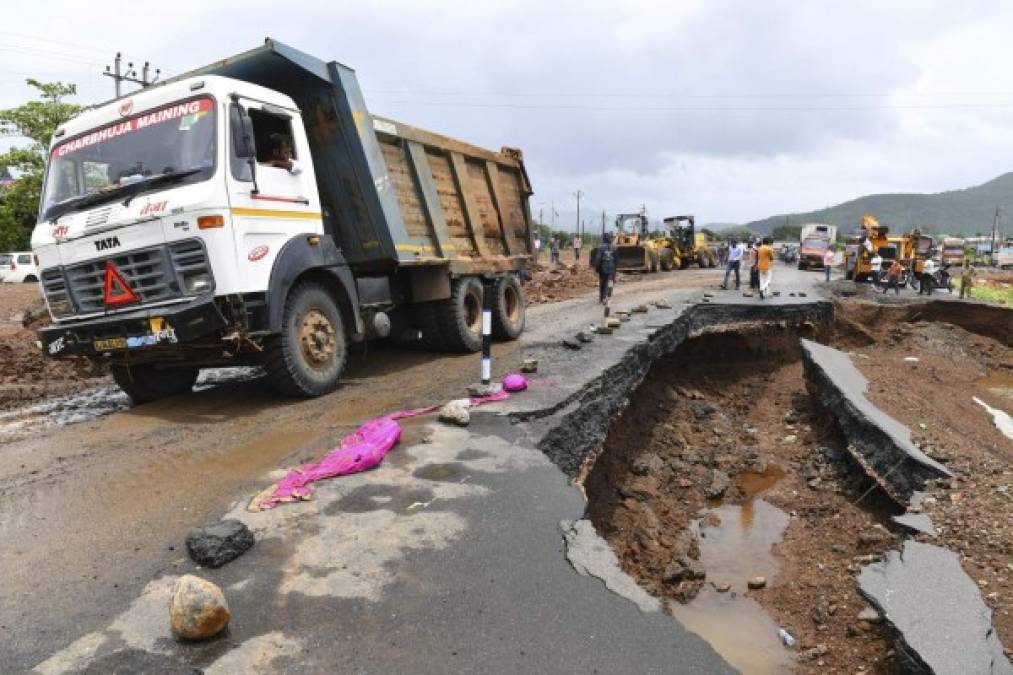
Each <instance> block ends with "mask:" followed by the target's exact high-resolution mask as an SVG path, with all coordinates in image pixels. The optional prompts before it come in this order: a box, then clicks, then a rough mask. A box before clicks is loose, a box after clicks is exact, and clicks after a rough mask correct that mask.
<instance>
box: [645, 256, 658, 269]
mask: <svg viewBox="0 0 1013 675" xmlns="http://www.w3.org/2000/svg"><path fill="white" fill-rule="evenodd" d="M658 264H659V263H658V252H657V251H648V252H647V268H648V270H649V271H651V272H657V271H658Z"/></svg>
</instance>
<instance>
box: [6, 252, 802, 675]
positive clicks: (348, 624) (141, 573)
mask: <svg viewBox="0 0 1013 675" xmlns="http://www.w3.org/2000/svg"><path fill="white" fill-rule="evenodd" d="M785 271H786V272H788V270H785ZM810 276H814V275H810ZM719 280H720V272H719V271H714V270H710V271H683V272H675V273H670V274H662V275H657V276H653V277H649V278H647V279H645V280H642V281H638V282H636V283H630V284H624V285H621V286H619V287H618V288H617V293H616V299H615V304H616V305H620V306H621V305H623V304H624V303H625V304H626V305H632V304H635V303H638V302H640V301H641V300H642V299H646V298H649V297H666V298H668V299H670V300H672V301H673V304H674V305H675V306H676V307H675V310H674V311H678V310H679V307H680V305H679V303H681V301H682V298H683V297H686V296H687V295H689V294H695V295H697V296H698V295H699V292H698V291H699V289H700V288H701V287H702V286H705V285H706V286H711V285H713V284H716V283H717V282H718V281H719ZM775 284H776V282H775ZM739 300H740V301H744V300H745V299H742V298H739ZM599 312H600V309H599V307H598V306H597V304H596V302H595V301H594V298H590V297H585V298H579V299H575V300H569V301H565V302H561V303H555V304H549V305H541V306H537V307H533V308H531V310H530V313H529V329H528V331H527V332H526V334H525V336H524V337H523V339H522V340H520V341H518V342H515V343H509V344H499V345H496V347H495V348H494V371H495V372H494V375H502V374H505V373H506V372H509V371H511V370H513V369H515V368H516V367H517V365H518V364H519V362H520V360H521V359H522V358H523V356H524V354H525V353H527V352H529V351H530V350H537V349H545V348H547V346H548V345H551V344H554V343H555V342H556V340H557V339H558V337H559V336H560V335H561V334H562V331H564V329H565V330H572V329H576V328H578V327H583V326H586V325H587V324H588V323H590V322H592V321H594V320H596V319H597V318H598V317H599V316H600V313H599ZM477 370H478V359H477V357H476V356H450V357H448V356H446V355H432V354H426V353H422V352H415V351H411V350H407V349H402V348H396V347H392V346H379V347H378V346H375V345H370V346H369V350H368V352H367V353H365V354H357V355H356V357H355V358H353V361H352V364H351V366H350V369H349V373H348V376H347V378H346V380H345V384H344V386H342V387H341V388H340V389H339V391H337V392H335V393H334V394H332V395H329V396H325V397H322V398H319V399H315V400H310V401H291V400H287V399H281V398H279V397H277V396H276V395H274V394H273V393H272V392H271V391H270V389H269V388H268V387H267V385H266V383H264V382H262V381H260V380H254V381H250V382H237V383H229V384H224V385H221V386H218V387H215V388H211V389H208V390H205V391H201V392H197V393H194V394H190V395H187V396H182V397H177V398H174V399H170V400H165V401H160V402H156V403H153V404H148V405H144V406H139V407H136V408H133V409H131V410H127V411H123V412H118V413H115V414H112V415H109V416H106V417H102V418H99V419H96V420H92V421H89V422H84V423H81V424H77V425H72V426H66V427H62V428H55V429H52V430H48V431H44V432H42V433H40V434H39V435H37V436H34V437H32V438H29V439H25V440H21V441H16V442H13V443H10V444H8V445H7V446H6V447H4V448H3V450H2V452H0V536H2V537H3V541H4V546H3V548H2V549H0V570H2V573H3V578H4V580H5V583H4V587H3V591H2V593H0V617H2V618H0V670H3V671H5V672H7V671H15V672H19V671H24V670H26V669H29V668H31V667H32V666H33V665H36V664H39V663H42V662H45V664H46V665H45V668H43V670H44V671H45V672H59V671H60V670H61V669H71V670H74V669H82V668H85V667H86V666H87V664H89V663H91V664H92V665H93V666H97V667H98V669H99V670H101V669H102V668H103V667H104V666H103V664H105V666H115V665H117V664H118V666H119V667H120V668H121V669H124V670H131V669H133V670H137V669H141V668H142V667H145V666H144V664H148V666H147V667H152V668H155V669H163V666H164V669H168V670H170V671H171V670H173V669H175V667H176V666H178V667H179V668H182V667H183V666H184V664H186V665H187V666H188V667H189V666H191V665H192V666H197V667H204V668H207V670H208V672H215V670H216V669H217V670H218V671H219V672H229V671H230V669H235V668H239V669H243V668H249V669H254V666H255V665H256V664H261V665H265V664H266V665H265V667H267V668H269V669H279V668H280V669H283V670H285V671H287V672H319V671H321V670H328V669H332V668H333V667H334V666H336V665H342V666H349V667H348V668H347V669H348V670H361V671H375V672H389V671H390V670H391V669H400V668H405V667H407V666H408V665H409V664H410V665H411V666H412V667H413V669H414V670H416V671H421V672H448V671H465V670H474V669H475V668H476V667H478V666H479V665H481V666H482V667H483V668H485V669H491V670H494V671H516V670H520V669H524V670H550V671H561V670H562V671H576V670H593V669H595V668H597V669H598V670H600V671H603V672H609V671H611V672H624V671H625V672H628V671H629V668H630V667H631V665H632V664H638V668H637V669H638V670H641V671H651V670H657V671H664V670H679V671H680V672H720V671H721V670H722V669H726V668H727V666H725V665H724V664H723V662H722V661H721V659H720V658H719V657H717V656H716V655H715V654H714V653H713V651H712V650H711V649H710V648H709V647H708V646H707V645H706V643H704V642H703V641H702V640H700V639H699V638H696V637H695V636H693V635H692V634H690V633H688V632H686V631H685V630H683V629H682V628H681V627H680V626H678V625H677V624H675V623H674V622H673V621H671V620H670V619H668V618H667V617H664V616H663V615H661V614H655V615H644V614H641V613H640V612H639V610H638V609H637V608H636V607H635V606H634V605H633V604H632V603H629V602H628V601H626V600H623V599H621V598H618V597H617V596H614V595H612V594H610V593H607V592H605V591H604V590H603V588H602V586H601V584H600V582H597V581H596V580H594V579H589V578H586V577H579V576H577V575H576V574H574V573H573V571H572V569H571V568H569V567H568V565H567V564H566V562H565V560H564V558H563V556H562V553H561V550H560V549H561V537H560V533H559V529H558V521H559V520H560V519H563V518H569V519H574V518H579V517H580V516H581V515H582V512H583V502H582V500H581V497H580V494H579V492H578V491H577V490H576V489H574V488H572V487H569V486H568V484H567V481H566V479H565V476H563V474H562V473H560V472H559V471H558V470H557V469H556V468H555V467H554V466H553V465H552V464H551V463H549V462H548V460H546V459H545V457H544V456H543V455H542V454H541V453H540V452H538V451H537V450H534V449H532V448H531V447H528V446H527V445H526V444H525V443H524V442H523V441H522V440H518V439H516V438H512V435H514V434H515V433H516V432H515V431H514V430H513V427H511V425H509V424H507V423H506V422H505V421H504V420H503V419H501V418H497V417H494V416H492V415H479V416H478V417H479V419H483V420H486V421H483V422H481V423H480V424H477V425H474V426H473V428H472V429H470V430H469V431H467V432H460V433H463V434H465V435H466V436H461V437H446V436H447V432H446V431H441V430H440V428H439V427H435V426H434V425H431V424H429V423H428V422H427V421H425V420H422V421H419V422H413V423H410V424H408V425H406V426H407V430H406V434H405V436H404V439H403V442H402V445H401V446H400V449H397V450H395V451H393V452H392V454H391V455H390V456H389V457H388V459H387V461H385V462H384V464H383V465H382V466H381V467H380V469H378V470H376V471H373V472H369V473H367V474H362V475H359V476H354V477H348V478H345V479H341V480H340V481H331V482H330V483H328V484H326V485H323V486H321V487H320V488H319V489H318V491H317V494H316V498H315V500H314V501H312V502H309V503H306V504H297V505H289V506H284V507H282V508H280V509H278V510H276V511H274V512H271V513H269V514H247V513H246V512H245V511H244V510H243V507H244V506H245V504H246V502H247V501H248V499H249V497H250V496H252V495H253V494H255V493H256V492H257V491H259V490H260V489H262V488H263V487H264V486H265V485H266V483H267V482H269V480H270V477H272V476H274V477H276V476H277V475H278V471H279V470H280V469H282V468H284V467H288V466H291V465H294V464H297V463H299V462H303V461H307V460H309V459H312V458H315V457H318V456H320V455H321V454H323V453H324V452H326V451H327V450H328V449H330V448H331V447H333V446H334V445H335V444H336V443H337V442H338V441H339V440H340V438H341V437H342V436H344V435H345V434H347V433H348V432H350V431H351V430H352V429H354V428H355V427H356V426H357V425H358V424H359V423H361V422H362V421H364V420H366V419H368V418H370V417H373V416H375V415H377V414H381V413H383V412H387V411H391V410H395V409H399V408H405V407H415V406H420V405H427V404H431V403H438V402H441V401H445V400H447V399H449V398H453V397H455V396H458V395H459V394H460V392H462V391H463V388H464V387H465V386H466V385H467V384H468V383H470V382H472V381H473V380H474V379H475V374H476V372H477ZM546 380H547V384H545V386H548V387H551V386H552V383H551V375H549V376H547V378H546ZM476 428H481V429H482V431H481V432H478V431H476ZM441 434H442V435H443V437H446V438H443V440H441ZM478 434H480V438H479V439H475V438H474V436H475V435H478ZM489 439H492V440H489ZM495 439H499V440H498V441H497V440H495ZM427 440H428V441H429V442H425V441H427ZM490 448H492V450H490ZM434 467H435V468H434ZM272 472H273V473H272ZM427 472H428V473H427ZM441 472H446V475H450V476H456V477H459V478H460V480H456V479H455V480H445V479H441V478H440V476H442V475H444V474H443V473H441ZM416 504H422V505H425V504H428V506H425V507H420V506H414V505H416ZM229 511H232V512H233V515H236V516H238V517H242V518H243V519H244V520H246V521H247V522H248V523H250V525H251V527H253V528H254V529H255V530H256V531H257V532H258V533H259V534H260V535H261V537H262V538H261V541H260V543H258V545H257V547H255V549H254V551H253V552H251V553H250V554H247V556H245V557H244V558H242V559H241V560H239V561H237V562H235V563H232V564H230V565H229V566H226V568H223V569H222V570H217V571H214V572H211V571H209V570H201V571H200V573H201V574H202V575H204V576H207V577H209V578H211V579H213V580H215V581H218V582H219V583H221V584H222V585H223V586H224V587H225V588H226V592H227V593H228V594H229V598H230V602H231V603H232V607H233V614H234V619H233V622H232V625H231V629H230V631H231V632H230V634H229V635H228V636H226V637H225V638H224V639H221V640H216V641H214V642H211V643H208V644H206V645H200V646H192V647H187V648H181V647H180V646H179V645H177V644H176V643H174V642H172V641H171V640H169V639H167V636H168V631H167V627H165V626H163V625H162V624H163V623H164V622H165V596H164V594H165V593H166V592H167V591H166V589H167V584H170V582H171V579H172V578H174V576H175V575H178V574H181V573H185V572H188V571H192V569H193V566H192V563H190V561H189V560H188V559H186V557H185V554H184V553H183V545H182V542H183V537H184V536H185V532H186V531H187V529H189V528H190V527H192V526H195V525H199V524H203V523H206V522H208V521H210V520H216V519H217V518H219V517H221V516H222V514H224V513H227V512H229ZM443 575H450V578H452V579H456V580H457V583H455V584H451V585H450V586H447V585H446V584H445V583H444V582H445V579H446V577H444V578H443V581H440V579H441V576H443ZM51 657H52V658H51ZM47 659H49V660H48V661H47ZM131 659H133V661H131ZM230 659H231V660H230ZM131 664H133V665H134V666H136V667H133V668H132V667H131ZM152 664H154V665H152ZM229 664H232V665H231V666H230V665H229ZM251 664H252V665H251ZM677 664H678V665H677ZM281 666H284V667H281ZM223 668H224V670H222V669H223ZM342 669H343V670H344V669H345V668H344V667H343V668H342ZM233 672H234V670H233ZM265 672H270V670H267V671H265Z"/></svg>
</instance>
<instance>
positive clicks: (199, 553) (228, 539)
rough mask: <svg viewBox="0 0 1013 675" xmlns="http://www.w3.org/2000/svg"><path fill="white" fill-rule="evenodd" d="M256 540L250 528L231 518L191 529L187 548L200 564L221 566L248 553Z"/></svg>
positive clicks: (187, 539)
mask: <svg viewBox="0 0 1013 675" xmlns="http://www.w3.org/2000/svg"><path fill="white" fill-rule="evenodd" d="M255 542H256V539H255V538H254V536H253V532H250V528H248V527H246V525H244V524H243V523H241V522H239V521H238V520H233V519H231V518H230V519H227V520H223V521H221V522H218V523H214V524H213V525H206V526H204V527H198V528H196V529H193V530H190V533H189V534H188V535H186V550H187V552H188V553H189V554H190V557H191V558H193V561H194V562H195V563H197V564H198V565H201V566H203V567H221V566H222V565H224V564H226V563H228V562H232V561H233V560H235V559H236V558H238V557H239V556H241V555H243V554H244V553H246V552H247V551H248V550H249V549H250V547H251V546H253V544H254V543H255Z"/></svg>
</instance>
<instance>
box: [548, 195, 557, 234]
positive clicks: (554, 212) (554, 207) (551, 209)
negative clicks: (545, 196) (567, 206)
mask: <svg viewBox="0 0 1013 675" xmlns="http://www.w3.org/2000/svg"><path fill="white" fill-rule="evenodd" d="M549 210H550V211H552V213H551V214H550V215H551V216H552V231H553V232H555V231H556V200H555V199H553V200H552V201H551V202H549Z"/></svg>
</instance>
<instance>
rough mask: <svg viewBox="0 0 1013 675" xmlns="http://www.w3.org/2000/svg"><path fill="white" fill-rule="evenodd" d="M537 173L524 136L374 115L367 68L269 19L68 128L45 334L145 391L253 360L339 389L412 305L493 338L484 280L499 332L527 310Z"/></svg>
mask: <svg viewBox="0 0 1013 675" xmlns="http://www.w3.org/2000/svg"><path fill="white" fill-rule="evenodd" d="M267 85H270V86H267ZM297 100H298V102H297ZM400 162H404V163H406V164H411V168H410V169H409V168H408V167H407V166H404V167H402V166H401V165H400V164H399V163H400ZM447 168H449V169H450V171H449V172H446V169H447ZM441 171H444V172H446V176H444V174H443V173H441ZM476 174H477V175H476ZM451 176H452V177H453V178H454V182H453V183H452V184H451V187H452V188H453V189H450V188H445V187H444V186H443V185H441V186H440V187H441V188H442V189H440V190H438V189H437V186H436V183H438V182H439V181H441V180H444V179H446V178H447V177H451ZM483 176H484V178H485V180H484V181H483V182H479V180H478V178H481V177H483ZM464 178H467V180H464ZM478 188H482V189H483V190H485V192H483V193H482V194H480V195H478V196H476V195H475V194H474V192H475V190H477V189H478ZM529 195H530V187H529V186H528V185H527V182H526V174H525V172H524V169H523V163H522V160H521V158H520V153H519V151H509V152H507V151H503V152H501V153H493V152H490V151H486V150H482V149H480V148H475V147H474V146H468V145H467V144H464V143H461V142H459V141H453V140H452V139H447V138H444V137H442V136H438V135H436V134H430V133H428V132H423V131H421V130H417V129H413V128H411V127H407V126H403V125H399V124H397V123H394V122H392V121H388V120H383V119H382V118H377V117H374V116H372V115H370V114H369V113H368V111H367V110H366V109H365V104H364V102H363V101H362V98H361V92H360V91H359V90H358V84H357V81H356V80H355V76H354V71H352V70H351V69H348V68H346V67H344V66H341V65H340V64H337V63H334V62H331V63H329V64H328V63H324V62H322V61H317V60H316V59H313V57H310V56H309V55H306V54H304V53H302V52H298V51H297V50H294V49H291V48H290V47H287V46H285V45H282V44H281V43H277V42H274V41H271V40H268V41H267V42H266V43H265V45H264V46H262V47H259V48H257V49H254V50H251V51H249V52H244V53H242V54H239V55H237V56H235V57H231V58H229V59H225V60H223V61H220V62H216V63H215V64H212V65H211V66H208V67H206V68H202V69H199V70H197V71H193V72H191V73H188V74H186V75H182V76H179V77H177V78H174V79H172V80H168V81H166V82H164V83H160V84H159V85H157V86H154V87H150V88H146V89H144V90H141V91H139V92H136V93H134V94H131V95H128V96H126V97H123V98H120V99H117V100H114V101H111V102H109V103H106V104H104V105H101V106H98V107H96V108H94V109H92V110H89V111H87V112H85V113H83V114H82V115H79V116H78V117H76V118H74V119H73V120H71V121H69V122H67V123H66V124H64V125H63V126H62V127H60V128H59V129H58V130H57V132H56V134H55V136H54V138H53V141H52V145H51V148H50V152H49V159H48V163H47V168H46V178H45V183H44V187H43V196H42V203H41V208H40V213H39V220H38V223H37V225H36V227H35V229H34V231H33V233H32V249H33V252H34V254H35V255H36V256H37V257H38V260H39V270H40V281H41V285H42V289H43V292H44V296H45V299H46V303H47V305H48V307H49V311H50V314H51V315H52V318H53V324H52V325H51V326H50V327H47V328H44V329H42V330H41V331H40V332H39V335H40V339H41V342H42V347H43V350H44V352H45V353H46V354H47V355H49V356H51V357H53V358H68V357H84V358H89V359H92V360H100V361H106V362H108V363H109V365H110V366H111V369H112V373H113V376H114V378H115V379H116V381H117V383H118V384H119V385H120V386H121V387H122V388H123V389H124V390H125V391H127V393H128V394H130V395H131V397H132V398H133V399H134V400H135V401H138V402H140V401H145V400H151V399H154V398H158V397H160V396H164V395H169V394H173V393H177V392H180V391H185V390H187V389H189V388H190V387H191V386H192V384H193V383H194V381H195V380H196V377H197V374H198V371H199V369H200V368H202V367H211V366H222V365H244V364H250V363H252V364H259V365H263V366H264V367H265V369H266V370H267V372H268V376H269V378H270V379H271V381H272V383H274V384H275V386H276V388H277V389H278V390H279V391H281V392H283V393H286V394H291V395H296V396H313V395H320V394H323V393H326V392H328V391H330V390H332V389H334V388H335V387H336V386H337V383H338V379H339V377H340V375H341V372H342V371H343V369H344V365H345V360H346V355H347V349H348V344H349V343H350V342H356V341H361V340H363V339H366V338H367V337H385V336H387V335H389V334H390V332H391V330H392V320H393V319H399V320H401V321H402V324H403V325H404V326H407V327H411V326H418V327H424V328H423V330H422V334H424V335H425V336H426V337H428V338H429V340H428V341H427V344H430V345H433V344H437V343H438V344H439V346H441V347H445V348H448V349H456V350H463V351H475V350H477V349H478V348H480V347H481V341H482V335H481V325H482V322H481V307H482V294H483V284H486V285H488V287H489V292H492V293H495V294H496V298H495V302H494V303H493V304H494V305H495V309H496V312H494V317H493V319H494V322H493V323H494V325H495V328H496V332H497V334H498V335H499V337H501V338H506V339H512V338H516V337H517V335H519V333H520V331H521V330H523V325H524V300H523V292H522V290H521V286H520V283H519V276H520V272H521V271H522V270H523V268H524V266H525V265H526V262H527V256H528V254H529V253H530V243H529V240H530V213H529V211H528V204H527V199H528V196H529ZM481 197H485V199H484V200H481ZM454 207H457V208H458V209H459V210H458V211H453V210H452V209H453V208H454ZM455 216H456V220H455V219H454V218H455ZM494 228H495V229H494ZM441 323H449V324H451V325H448V326H446V327H444V326H442V325H440V324H441ZM434 336H435V338H434Z"/></svg>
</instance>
